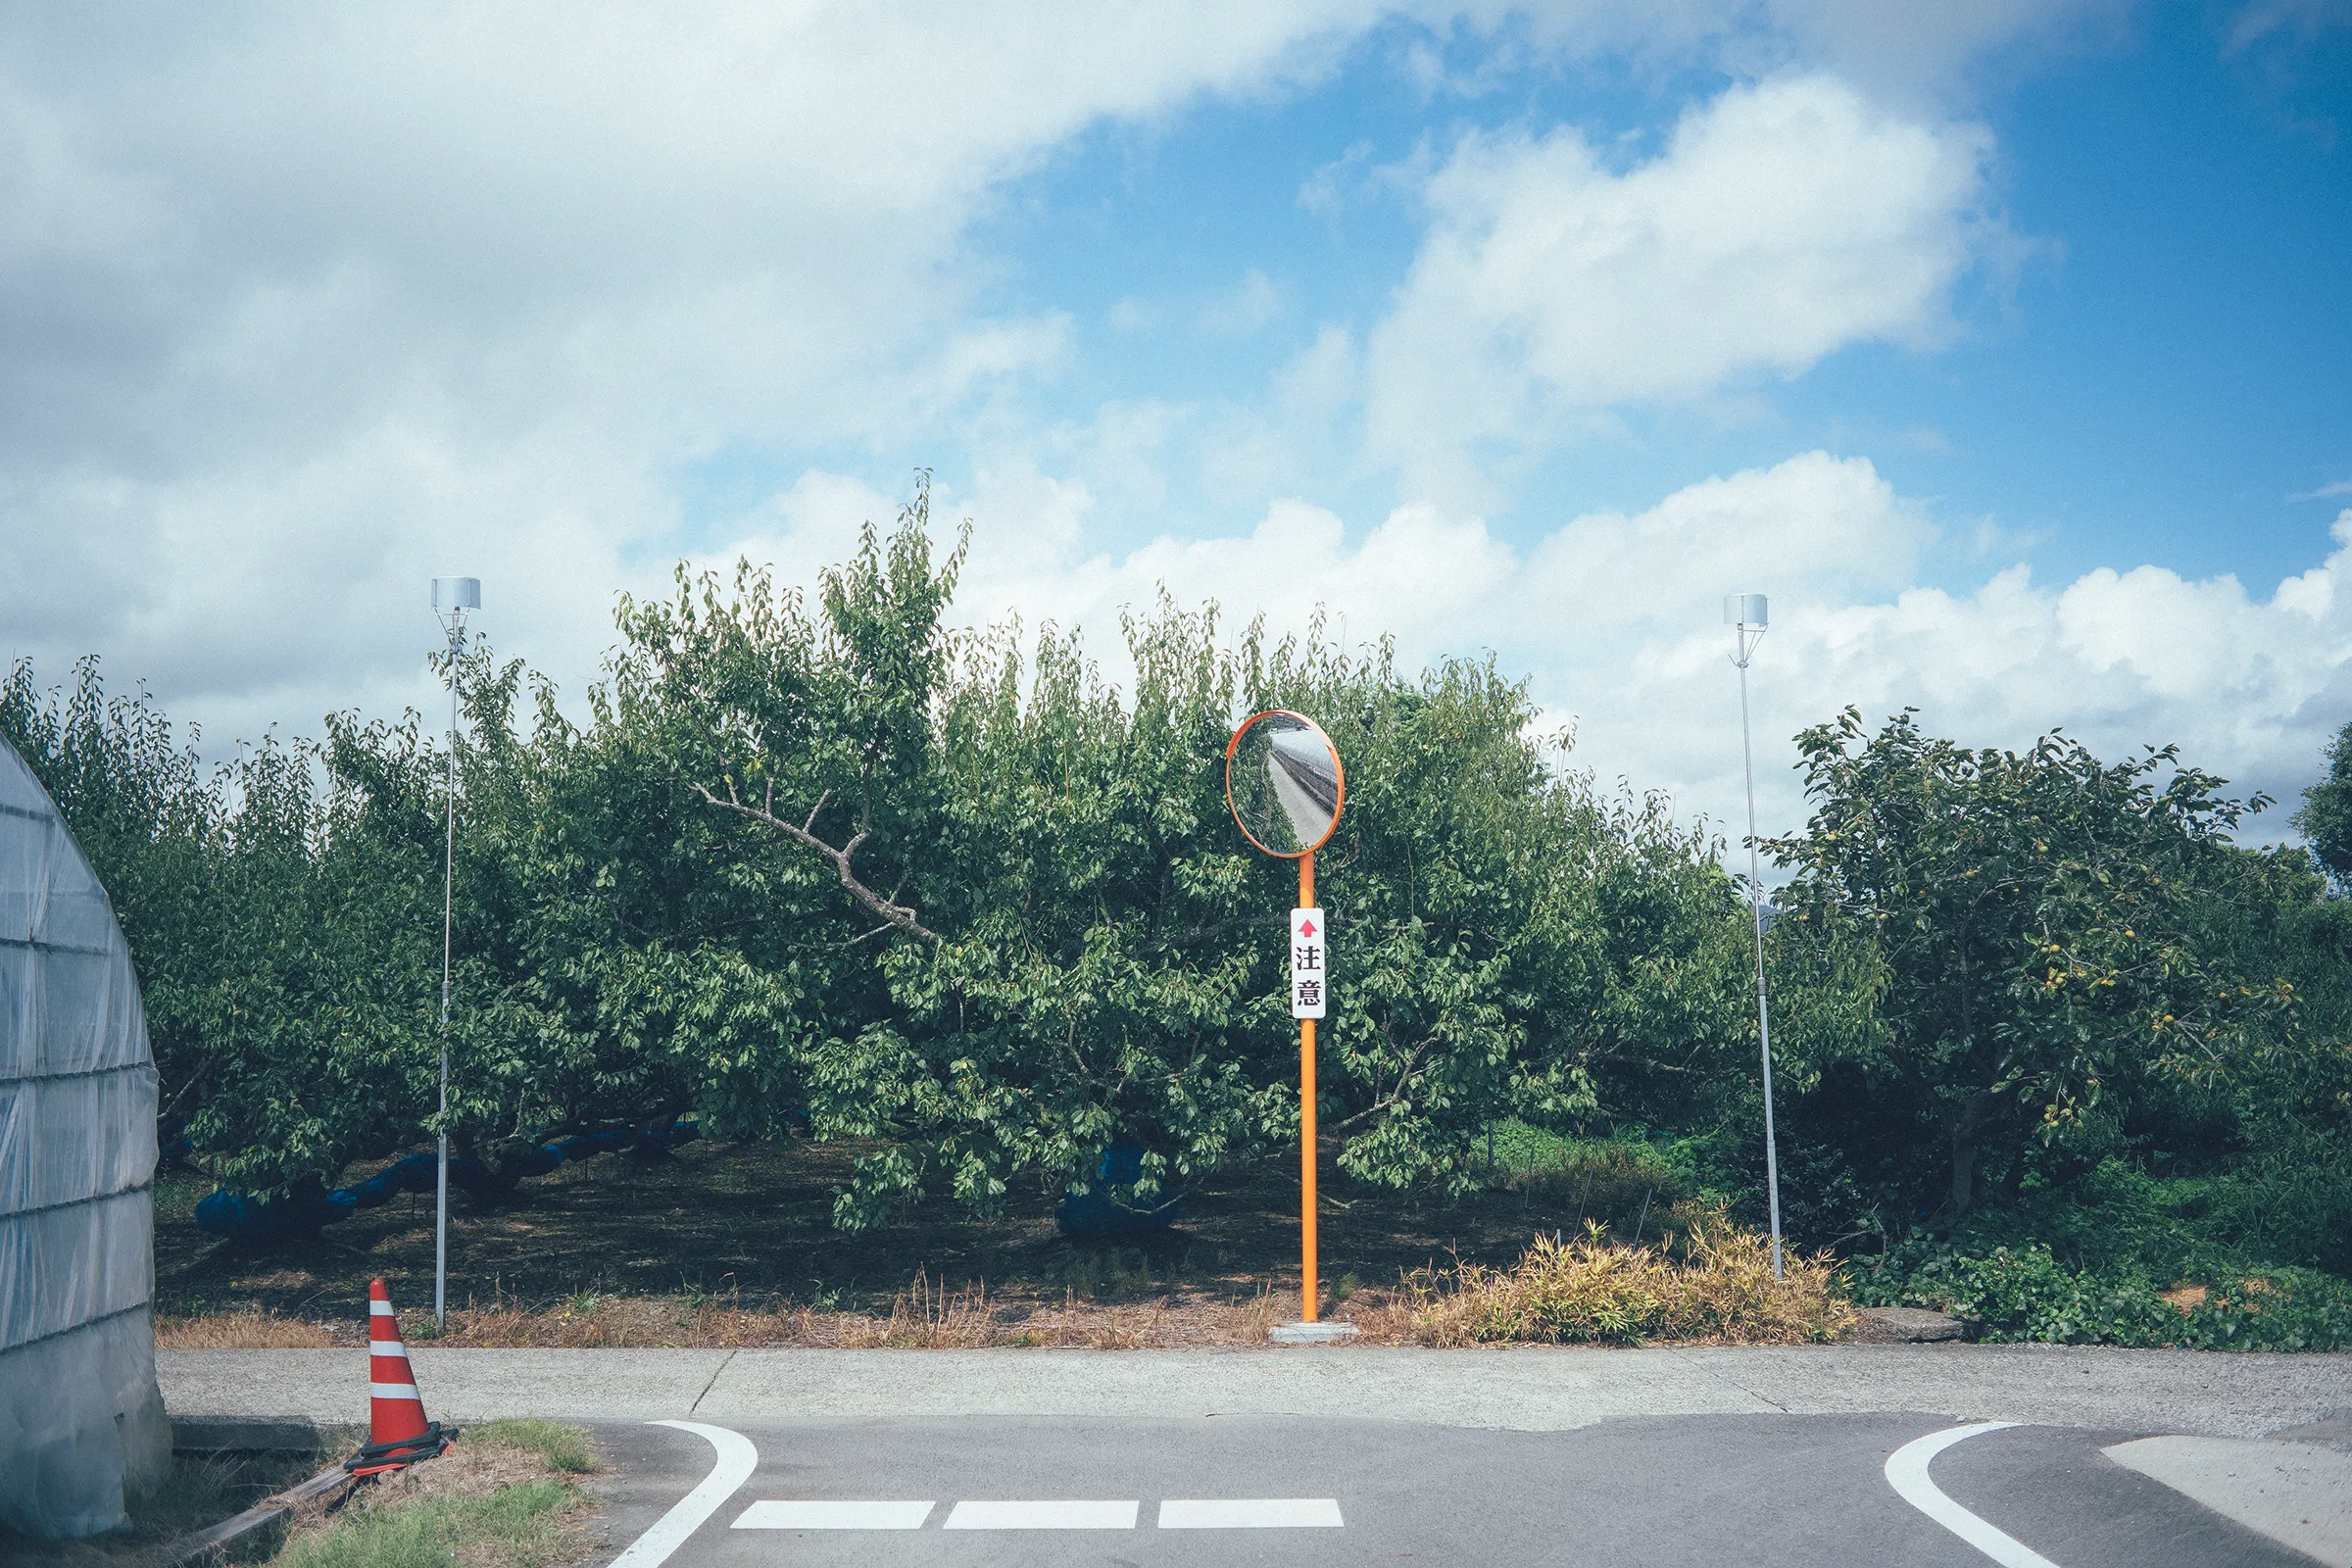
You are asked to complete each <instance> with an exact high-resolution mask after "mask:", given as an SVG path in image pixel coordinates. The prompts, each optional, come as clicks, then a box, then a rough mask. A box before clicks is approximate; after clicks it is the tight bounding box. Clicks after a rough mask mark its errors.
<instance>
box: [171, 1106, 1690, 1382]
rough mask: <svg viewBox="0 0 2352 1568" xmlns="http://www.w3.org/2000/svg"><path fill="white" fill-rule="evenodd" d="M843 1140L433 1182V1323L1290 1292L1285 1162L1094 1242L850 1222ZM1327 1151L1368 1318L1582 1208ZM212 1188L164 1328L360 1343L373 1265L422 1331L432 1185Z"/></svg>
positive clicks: (1294, 1311) (1093, 1329)
mask: <svg viewBox="0 0 2352 1568" xmlns="http://www.w3.org/2000/svg"><path fill="white" fill-rule="evenodd" d="M857 1153H858V1150H857V1149H856V1148H855V1147H854V1146H850V1145H845V1144H818V1143H813V1142H809V1141H804V1140H793V1141H788V1142H782V1143H774V1144H769V1143H723V1142H721V1143H708V1144H702V1143H698V1144H689V1145H686V1146H685V1147H684V1148H682V1149H681V1150H679V1151H678V1152H676V1153H674V1154H671V1155H667V1156H664V1157H660V1158H656V1159H651V1160H648V1159H640V1158H636V1157H633V1156H631V1155H628V1154H618V1155H606V1156H603V1157H601V1158H598V1159H594V1160H591V1161H587V1162H584V1163H581V1164H577V1165H567V1166H565V1167H564V1168H563V1169H561V1170H559V1171H557V1172H556V1173H554V1174H552V1175H550V1176H546V1177H541V1178H538V1179H535V1180H532V1181H526V1182H524V1183H523V1184H522V1185H521V1186H520V1187H519V1188H517V1189H516V1191H515V1194H514V1195H513V1196H512V1197H511V1198H510V1199H508V1200H506V1201H503V1202H500V1203H497V1204H494V1205H479V1204H476V1203H474V1202H473V1201H471V1200H470V1199H467V1198H466V1197H465V1196H464V1195H462V1194H459V1193H456V1192H453V1193H452V1194H451V1198H450V1281H449V1296H450V1303H451V1306H452V1308H453V1311H452V1313H451V1321H450V1323H449V1325H448V1332H447V1333H446V1334H445V1335H444V1336H443V1337H442V1343H444V1344H450V1345H484V1346H489V1345H588V1346H613V1345H624V1346H625V1345H638V1346H692V1345H845V1346H856V1345H941V1346H975V1345H1093V1346H1100V1347H1103V1348H1124V1347H1147V1346H1180V1345H1214V1344H1262V1343H1263V1342H1264V1339H1265V1331H1266V1328H1267V1326H1268V1325H1269V1324H1272V1323H1275V1322H1281V1321H1288V1320H1290V1319H1292V1318H1296V1317H1297V1316H1298V1315H1299V1263H1298V1248H1299V1214H1298V1177H1297V1174H1296V1167H1295V1166H1294V1165H1292V1164H1291V1163H1290V1162H1289V1161H1268V1162H1266V1163H1265V1164H1263V1165H1261V1166H1258V1167H1255V1168H1254V1169H1250V1170H1247V1171H1243V1172H1239V1173H1229V1174H1227V1175H1226V1176H1223V1177H1221V1178H1218V1179H1216V1180H1212V1181H1210V1182H1208V1183H1205V1184H1203V1185H1202V1186H1201V1187H1199V1188H1197V1189H1195V1190H1194V1191H1192V1192H1190V1193H1188V1195H1187V1196H1186V1199H1185V1204H1184V1218H1183V1221H1182V1223H1181V1224H1179V1225H1178V1226H1176V1227H1175V1228H1174V1229H1173V1230H1171V1231H1168V1232H1164V1233H1160V1234H1158V1235H1155V1236H1152V1237H1151V1238H1149V1239H1148V1240H1144V1241H1141V1242H1138V1241H1103V1242H1092V1241H1071V1240H1068V1239H1065V1238H1064V1237H1062V1236H1061V1235H1060V1234H1059V1232H1058V1231H1057V1230H1056V1229H1055V1227H1054V1219H1053V1200H1052V1198H1051V1197H1049V1196H1048V1195H1046V1194H1045V1193H1043V1192H1041V1191H1038V1190H1036V1189H1034V1188H1033V1189H1031V1190H1029V1191H1027V1192H1025V1193H1016V1194H1015V1195H1014V1196H1013V1198H1012V1201H1011V1202H1010V1203H1009V1204H1008V1208H1007V1212H1006V1213H1005V1216H1004V1217H1002V1218H1001V1219H997V1220H993V1221H983V1220H975V1219H969V1218H965V1217H962V1216H961V1215H960V1214H958V1213H956V1212H955V1211H954V1210H952V1209H944V1208H943V1209H942V1210H941V1211H938V1212H934V1213H925V1214H918V1215H916V1216H914V1217H912V1218H909V1219H907V1220H905V1221H902V1222H901V1223H898V1224H894V1225H891V1226H888V1227H886V1228H883V1229H881V1230H878V1231H869V1232H866V1233H864V1234H862V1235H846V1234H844V1233H842V1232H840V1231H837V1230H835V1229H834V1228H833V1226H832V1223H831V1215H832V1203H833V1197H834V1194H835V1192H836V1191H837V1190H839V1189H840V1188H841V1187H842V1186H844V1185H845V1184H846V1183H847V1181H848V1179H849V1173H850V1166H851V1162H852V1160H853V1159H854V1158H855V1157H856V1155H857ZM1325 1171H1326V1185H1325V1200H1324V1205H1323V1213H1322V1220H1321V1227H1320V1230H1321V1256H1322V1279H1323V1288H1324V1303H1325V1311H1326V1313H1327V1314H1329V1313H1331V1312H1333V1311H1334V1310H1336V1309H1340V1308H1343V1307H1344V1308H1345V1310H1346V1312H1347V1315H1348V1316H1351V1317H1353V1318H1355V1319H1356V1320H1357V1321H1358V1322H1359V1323H1360V1324H1361V1325H1362V1326H1363V1327H1364V1328H1365V1329H1366V1330H1367V1332H1368V1335H1369V1336H1370V1337H1373V1338H1386V1337H1388V1333H1387V1331H1388V1330H1389V1329H1391V1328H1395V1327H1397V1325H1396V1324H1393V1323H1391V1321H1390V1320H1391V1319H1392V1318H1394V1317H1396V1316H1397V1314H1398V1313H1400V1312H1401V1310H1402V1308H1401V1307H1400V1306H1398V1305H1397V1300H1396V1296H1397V1291H1396V1288H1397V1285H1398V1284H1399V1282H1400V1280H1402V1279H1403V1278H1404V1277H1406V1276H1407V1275H1409V1274H1411V1273H1412V1272H1413V1271H1415V1270H1422V1269H1429V1268H1432V1267H1436V1268H1446V1267H1450V1266H1451V1265H1452V1264H1453V1263H1454V1262H1455V1261H1456V1260H1457V1259H1458V1260H1459V1261H1461V1262H1483V1263H1493V1264H1502V1263H1508V1262H1510V1261H1511V1260H1513V1259H1515V1258H1516V1257H1518V1256H1519V1254H1520V1253H1521V1251H1522V1250H1524V1249H1525V1248H1526V1247H1527V1245H1528V1242H1529V1240H1530V1238H1531V1237H1532V1236H1534V1235H1535V1233H1536V1232H1538V1231H1539V1230H1542V1231H1546V1232H1550V1231H1558V1230H1563V1229H1564V1230H1566V1231H1568V1232H1569V1233H1570V1234H1574V1233H1575V1230H1576V1228H1577V1225H1578V1222H1579V1217H1580V1216H1579V1204H1577V1203H1575V1202H1570V1201H1567V1198H1566V1197H1562V1198H1560V1199H1559V1200H1558V1201H1553V1199H1552V1198H1551V1197H1550V1195H1549V1193H1548V1190H1547V1189H1545V1188H1544V1187H1543V1186H1542V1184H1531V1189H1532V1190H1529V1191H1517V1192H1514V1191H1497V1192H1480V1193H1475V1194H1472V1195H1470V1196H1469V1197H1468V1198H1465V1199H1464V1200H1462V1201H1458V1202H1453V1203H1445V1202H1437V1201H1414V1200H1411V1199H1400V1198H1398V1197H1397V1196H1395V1195H1391V1194H1381V1193H1369V1192H1363V1191H1358V1190H1355V1189H1353V1188H1352V1187H1351V1185H1350V1184H1348V1183H1347V1182H1346V1181H1345V1180H1344V1179H1337V1178H1336V1173H1333V1172H1332V1171H1331V1167H1330V1164H1329V1163H1328V1156H1327V1162H1326V1165H1325ZM349 1174H350V1175H351V1176H352V1177H354V1178H356V1177H357V1176H359V1175H364V1174H365V1172H364V1171H354V1172H352V1173H349ZM210 1188H211V1183H210V1182H209V1181H207V1180H205V1179H204V1178H202V1177H201V1176H198V1175H195V1174H193V1173H186V1172H181V1173H168V1174H167V1175H165V1176H164V1177H163V1178H162V1179H160V1180H159V1182H158V1190H157V1205H156V1276H157V1277H156V1286H157V1306H158V1311H159V1319H160V1321H159V1324H158V1339H159V1343H161V1344H165V1345H183V1346H191V1347H197V1346H217V1347H230V1346H238V1345H249V1346H257V1347H259V1346H297V1345H334V1344H359V1343H361V1342H363V1341H364V1340H365V1338H366V1332H367V1331H366V1323H367V1318H366V1310H367V1309H366V1301H367V1292H368V1281H369V1280H370V1279H371V1278H375V1277H379V1276H380V1277H381V1278H383V1279H384V1280H385V1281H386V1283H387V1285H388V1286H389V1288H390V1291H391V1294H392V1299H393V1300H394V1302H395V1303H397V1304H398V1305H399V1306H400V1307H401V1308H402V1309H403V1317H404V1320H405V1321H406V1322H407V1323H408V1324H409V1332H410V1333H411V1335H412V1337H414V1338H416V1339H418V1340H423V1339H428V1338H431V1335H430V1333H429V1328H430V1317H429V1311H428V1310H427V1309H429V1307H430V1306H431V1304H432V1269H433V1233H432V1221H433V1208H432V1200H431V1198H430V1196H429V1195H425V1196H417V1197H402V1198H398V1199H395V1200H394V1201H392V1202H390V1203H387V1204H385V1205H384V1206H383V1207H381V1208H377V1209H372V1210H366V1211H363V1212H360V1213H358V1214H355V1215H353V1216H352V1217H350V1218H349V1219H346V1220H343V1221H341V1222H339V1223H337V1224H334V1225H331V1226H328V1227H326V1228H325V1229H323V1230H321V1231H319V1233H318V1234H317V1235H316V1236H315V1237H307V1238H302V1239H299V1240H289V1241H284V1242H279V1243H275V1244H272V1245H270V1246H267V1247H251V1246H240V1245H237V1244H232V1243H228V1242H223V1241H221V1240H220V1239H218V1238H215V1237H211V1236H207V1235H206V1234H204V1233H203V1232H201V1231H199V1230H198V1229H197V1228H196V1226H195V1223H194V1207H195V1202H196V1200H197V1199H198V1198H200V1197H202V1196H203V1194H204V1193H205V1192H207V1191H209V1190H210ZM1569 1196H1575V1195H1569ZM1585 1196H1586V1197H1588V1198H1590V1197H1591V1196H1592V1195H1590V1194H1589V1193H1588V1194H1587V1195H1585ZM1589 1217H1593V1218H1600V1219H1604V1220H1612V1221H1614V1223H1615V1225H1616V1228H1617V1232H1618V1234H1620V1235H1624V1234H1629V1233H1630V1232H1631V1231H1632V1230H1633V1228H1634V1227H1635V1226H1636V1224H1637V1223H1638V1222H1639V1216H1638V1215H1637V1214H1636V1213H1634V1212H1629V1213H1626V1214H1624V1215H1608V1214H1601V1213H1599V1212H1598V1211H1597V1206H1594V1211H1593V1213H1592V1214H1591V1215H1590V1216H1589ZM1653 1224H1654V1221H1653ZM420 1313H421V1314H423V1315H422V1317H421V1318H420V1317H419V1314H420Z"/></svg>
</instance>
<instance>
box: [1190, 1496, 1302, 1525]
mask: <svg viewBox="0 0 2352 1568" xmlns="http://www.w3.org/2000/svg"><path fill="white" fill-rule="evenodd" d="M1340 1524H1341V1519H1340V1503H1339V1499H1338V1498H1336V1497H1170V1498H1168V1499H1167V1500H1166V1501H1165V1502H1163V1503H1161V1504H1160V1505H1159V1528H1160V1529H1162V1530H1336V1529H1338V1528H1339V1526H1340Z"/></svg>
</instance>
